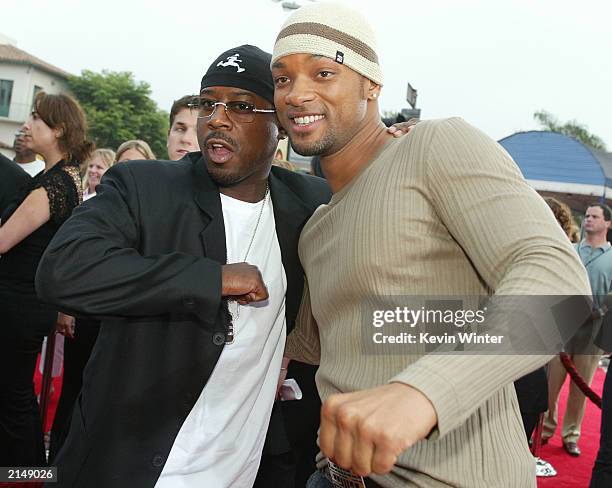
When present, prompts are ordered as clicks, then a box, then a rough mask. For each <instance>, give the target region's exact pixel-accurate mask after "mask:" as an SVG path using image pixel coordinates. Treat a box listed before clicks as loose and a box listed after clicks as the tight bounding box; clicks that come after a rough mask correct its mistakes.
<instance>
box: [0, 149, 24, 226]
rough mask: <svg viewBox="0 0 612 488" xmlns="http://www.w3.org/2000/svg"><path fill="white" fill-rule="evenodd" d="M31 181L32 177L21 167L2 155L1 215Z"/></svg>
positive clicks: (0, 172) (0, 171) (0, 162)
mask: <svg viewBox="0 0 612 488" xmlns="http://www.w3.org/2000/svg"><path fill="white" fill-rule="evenodd" d="M30 179H31V176H30V175H29V174H28V173H26V172H25V171H24V169H23V168H22V167H21V166H19V165H18V164H17V163H16V162H14V161H11V160H10V159H9V158H7V157H6V156H5V155H4V154H0V215H2V214H3V212H4V209H5V208H6V207H7V206H8V204H9V203H10V202H11V201H12V200H13V198H15V197H16V196H17V193H18V190H19V189H20V188H21V187H22V186H23V185H25V184H26V183H27V182H28V181H29V180H30Z"/></svg>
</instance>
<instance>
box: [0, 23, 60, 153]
mask: <svg viewBox="0 0 612 488" xmlns="http://www.w3.org/2000/svg"><path fill="white" fill-rule="evenodd" d="M69 76H70V73H67V72H66V71H64V70H62V69H60V68H57V67H55V66H53V65H51V64H49V63H46V62H45V61H43V60H41V59H38V58H37V57H35V56H32V55H31V54H28V53H27V52H25V51H22V50H21V49H19V48H18V47H17V46H16V42H15V41H14V40H13V39H10V38H8V37H6V36H4V35H2V34H0V152H2V153H3V154H4V155H5V156H8V157H9V158H13V156H14V155H15V153H14V152H13V150H12V147H13V140H14V138H15V132H16V131H17V130H18V129H19V128H20V127H21V125H22V124H23V123H24V122H25V120H26V119H27V118H28V115H29V114H30V111H31V110H32V104H33V102H34V97H35V96H36V94H37V93H38V92H39V91H45V92H47V93H53V94H55V93H67V92H68V85H67V80H68V77H69Z"/></svg>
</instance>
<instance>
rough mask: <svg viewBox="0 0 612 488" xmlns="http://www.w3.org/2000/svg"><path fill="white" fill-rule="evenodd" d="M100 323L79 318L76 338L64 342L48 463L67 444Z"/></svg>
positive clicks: (51, 461)
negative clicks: (57, 402)
mask: <svg viewBox="0 0 612 488" xmlns="http://www.w3.org/2000/svg"><path fill="white" fill-rule="evenodd" d="M99 331H100V322H98V321H97V320H93V319H89V318H77V320H76V326H75V332H74V339H69V338H67V339H66V340H65V342H64V378H63V381H62V393H61V396H60V400H59V404H58V406H57V411H56V413H55V419H54V420H53V428H52V429H51V446H50V449H49V464H52V463H53V460H54V459H55V456H57V453H58V452H59V451H60V449H61V447H62V446H63V445H64V441H65V440H66V437H67V435H68V429H69V427H70V420H71V419H72V409H73V407H74V404H75V402H76V399H77V397H78V396H79V392H80V391H81V386H82V385H83V370H84V369H85V365H86V364H87V361H89V356H91V351H92V349H93V347H94V345H95V343H96V339H97V338H98V332H99Z"/></svg>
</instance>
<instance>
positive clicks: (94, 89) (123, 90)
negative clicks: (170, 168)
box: [68, 70, 168, 158]
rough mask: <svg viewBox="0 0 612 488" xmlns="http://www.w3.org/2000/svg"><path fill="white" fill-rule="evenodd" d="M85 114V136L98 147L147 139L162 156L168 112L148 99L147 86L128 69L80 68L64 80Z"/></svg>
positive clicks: (164, 152) (116, 145)
mask: <svg viewBox="0 0 612 488" xmlns="http://www.w3.org/2000/svg"><path fill="white" fill-rule="evenodd" d="M68 85H69V87H70V90H71V91H72V93H74V95H75V97H76V98H77V100H78V101H79V102H80V104H81V105H82V107H83V109H84V110H85V113H86V114H87V121H88V123H89V136H90V138H91V139H92V140H93V141H94V142H95V143H96V145H97V146H98V147H109V148H111V149H113V150H116V149H117V147H118V146H119V145H120V144H121V143H122V142H125V141H127V140H129V139H142V140H144V141H147V142H148V143H149V145H150V146H151V149H153V152H154V153H155V155H156V156H157V157H158V158H166V157H167V152H166V136H167V133H168V114H167V113H166V112H164V111H163V110H159V108H158V107H157V104H156V103H155V102H154V101H153V100H152V99H151V98H150V95H151V87H150V86H149V84H148V83H146V82H143V81H141V82H136V81H135V80H134V78H133V76H132V73H130V72H112V71H102V73H94V72H93V71H89V70H83V71H82V72H81V75H80V76H72V77H71V78H70V79H69V80H68Z"/></svg>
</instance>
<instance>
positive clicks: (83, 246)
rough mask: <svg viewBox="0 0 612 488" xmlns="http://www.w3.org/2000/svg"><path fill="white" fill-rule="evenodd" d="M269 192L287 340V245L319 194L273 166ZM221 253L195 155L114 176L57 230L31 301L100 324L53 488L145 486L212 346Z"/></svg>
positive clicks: (298, 277) (213, 193)
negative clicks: (282, 276)
mask: <svg viewBox="0 0 612 488" xmlns="http://www.w3.org/2000/svg"><path fill="white" fill-rule="evenodd" d="M269 186H270V194H271V198H272V202H273V206H274V218H275V221H276V231H277V235H278V240H279V244H280V248H281V255H282V261H283V265H284V268H285V273H286V276H287V294H286V319H287V331H288V332H289V331H290V330H291V328H292V327H293V325H294V322H295V318H296V315H297V311H298V308H299V304H300V300H301V294H302V288H303V270H302V267H301V264H300V262H299V258H298V255H297V244H298V239H299V235H300V232H301V229H302V227H303V226H304V224H305V222H306V220H307V219H308V218H309V217H310V215H311V214H312V213H313V211H314V210H315V209H316V208H317V207H318V206H319V205H320V204H321V203H325V202H327V201H328V200H329V198H330V195H331V193H330V190H329V187H328V186H327V183H326V182H325V181H324V180H321V179H319V178H316V177H312V176H306V175H300V174H297V173H292V172H290V171H287V170H284V169H282V168H276V167H274V168H272V171H271V173H270V177H269ZM225 253H226V249H225V230H224V225H223V214H222V209H221V201H220V197H219V191H218V189H217V187H216V185H215V184H214V183H213V181H212V180H211V179H210V177H209V175H208V173H207V171H206V169H205V164H204V162H203V161H202V159H201V155H200V153H191V154H190V155H188V157H186V158H184V159H183V160H181V161H179V162H167V161H135V162H128V163H120V164H117V165H115V166H114V167H113V168H111V169H110V170H109V171H108V172H107V173H106V174H105V176H104V178H103V180H102V183H100V185H99V186H98V188H97V196H96V197H95V198H93V199H91V200H88V201H87V202H85V203H84V204H83V205H82V206H80V207H78V208H77V209H76V210H75V211H74V213H73V215H72V217H71V218H70V219H69V220H68V221H67V222H66V223H65V224H64V225H63V226H62V228H61V229H60V230H59V231H58V232H57V234H56V235H55V237H54V238H53V240H52V242H51V243H50V245H49V247H48V248H47V251H46V252H45V254H44V256H43V258H42V260H41V263H40V266H39V268H38V273H37V276H36V287H37V291H38V293H39V296H40V297H41V298H42V299H43V300H46V301H49V302H52V303H54V304H56V305H57V306H58V307H59V308H60V309H62V310H63V311H66V312H68V313H71V314H76V315H78V314H86V315H92V316H97V317H99V318H101V320H102V327H101V330H100V335H99V337H98V340H97V342H96V345H95V347H94V350H93V352H92V356H91V358H90V360H89V363H88V364H87V367H86V368H85V372H84V377H83V388H82V391H81V396H80V397H79V399H78V401H77V404H76V406H75V411H74V415H73V419H72V424H71V427H70V433H69V435H68V438H67V440H66V444H65V446H64V448H63V449H62V450H61V451H60V453H59V456H58V458H57V460H56V462H57V466H58V477H59V483H58V485H57V486H58V487H65V486H78V487H81V486H87V487H88V488H93V487H104V488H106V487H109V486H112V487H134V486H138V487H147V486H153V485H154V484H155V481H156V480H157V478H158V477H159V475H160V473H161V471H162V469H163V466H164V463H165V461H166V459H167V456H168V454H169V452H170V449H171V447H172V444H173V441H174V439H175V437H176V435H177V433H178V431H179V429H180V427H181V425H182V423H183V421H184V420H185V418H186V417H187V415H188V414H189V412H190V411H191V409H192V407H193V405H194V404H195V401H196V400H197V398H198V397H199V395H200V393H201V392H202V389H203V388H204V385H205V384H206V382H207V381H208V378H209V377H210V374H211V373H212V371H213V368H214V366H215V364H216V363H217V361H218V359H219V356H220V354H221V350H222V348H223V344H224V337H225V333H224V331H225V326H224V322H223V313H222V307H221V265H222V264H224V263H225ZM230 387H231V385H228V388H230Z"/></svg>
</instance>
